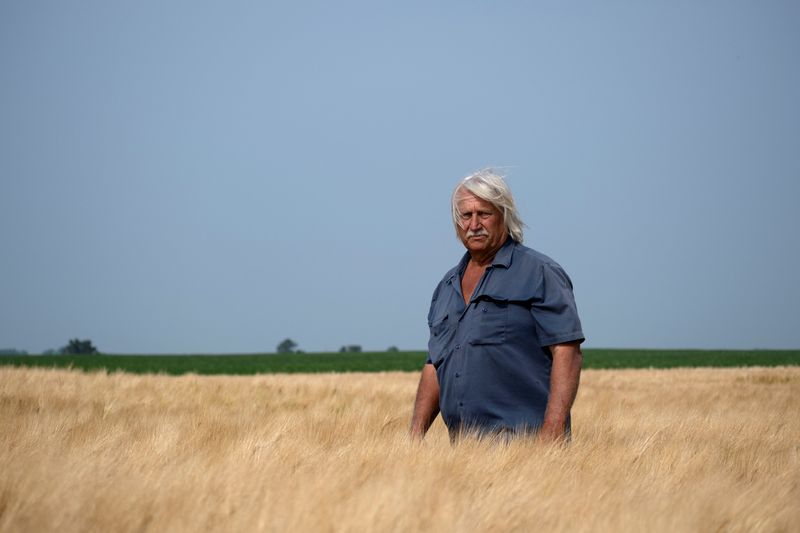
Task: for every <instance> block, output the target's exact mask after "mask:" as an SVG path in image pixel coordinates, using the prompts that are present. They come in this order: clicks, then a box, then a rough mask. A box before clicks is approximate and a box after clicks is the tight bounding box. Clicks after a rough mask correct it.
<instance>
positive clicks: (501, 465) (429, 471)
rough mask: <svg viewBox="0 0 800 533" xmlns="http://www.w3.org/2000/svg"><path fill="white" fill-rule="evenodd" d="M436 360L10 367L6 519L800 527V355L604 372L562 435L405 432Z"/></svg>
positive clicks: (1, 403) (5, 395)
mask: <svg viewBox="0 0 800 533" xmlns="http://www.w3.org/2000/svg"><path fill="white" fill-rule="evenodd" d="M417 380H418V372H389V373H340V374H333V373H329V374H291V375H289V374H269V375H253V376H199V375H182V376H168V375H141V374H131V373H107V372H88V373H87V372H80V371H75V370H64V369H42V368H12V367H8V366H6V367H0V427H2V428H3V431H0V472H2V476H0V531H9V532H12V531H14V532H16V531H19V532H27V531H59V532H82V531H118V532H128V531H131V532H132V531H177V532H181V531H187V532H188V531H232V532H233V531H236V532H239V531H322V532H326V531H331V532H339V531H342V532H344V531H437V532H438V531H462V532H473V531H476V532H477V531H480V532H485V531H488V532H505V531H579V532H596V531H599V532H605V531H608V532H619V531H648V532H662V531H663V532H670V533H672V532H674V531H697V532H705V531H748V532H750V531H757V532H758V531H770V532H771V531H787V532H788V531H798V530H800V505H798V502H800V417H798V416H797V413H798V412H800V367H798V366H783V367H774V368H764V367H753V368H682V369H669V370H663V369H638V370H618V369H614V370H596V369H589V370H586V371H585V372H584V374H583V377H582V382H581V388H580V391H579V394H578V398H577V400H576V403H575V408H574V409H573V440H572V443H571V445H570V446H568V447H566V448H564V447H559V446H549V445H545V444H542V443H539V442H537V441H536V440H531V439H520V440H514V441H511V442H508V443H505V442H493V441H491V440H482V441H477V440H473V439H466V440H463V441H461V442H459V443H457V444H456V445H451V443H450V442H449V440H448V437H447V433H446V431H445V430H444V427H443V426H442V424H441V421H440V420H437V421H436V422H435V423H434V426H433V427H432V428H431V433H430V434H429V435H428V437H427V438H426V439H425V441H423V442H422V443H414V442H411V441H409V439H408V438H407V435H406V432H407V428H408V423H409V419H410V416H411V406H412V403H413V399H414V393H415V389H416V384H417Z"/></svg>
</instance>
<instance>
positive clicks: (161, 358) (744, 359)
mask: <svg viewBox="0 0 800 533" xmlns="http://www.w3.org/2000/svg"><path fill="white" fill-rule="evenodd" d="M424 362H425V352H374V353H305V354H280V355H279V354H250V355H77V356H76V355H72V356H67V355H56V356H30V355H29V356H13V357H9V356H0V365H12V366H40V367H47V368H53V367H56V368H76V369H82V370H100V369H105V370H107V371H123V372H132V373H154V374H156V373H165V374H173V375H178V374H187V373H194V374H204V375H210V374H225V375H249V374H269V373H317V372H389V371H414V370H419V369H420V368H421V367H422V365H423V363H424ZM777 365H800V350H753V351H737V350H606V349H586V350H584V368H597V369H601V368H674V367H739V366H777Z"/></svg>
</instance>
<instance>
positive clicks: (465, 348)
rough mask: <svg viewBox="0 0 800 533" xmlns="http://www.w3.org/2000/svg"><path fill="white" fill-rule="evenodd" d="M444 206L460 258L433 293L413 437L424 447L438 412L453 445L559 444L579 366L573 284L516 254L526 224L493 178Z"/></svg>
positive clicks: (546, 263)
mask: <svg viewBox="0 0 800 533" xmlns="http://www.w3.org/2000/svg"><path fill="white" fill-rule="evenodd" d="M451 206H452V213H453V223H454V225H455V228H456V234H457V235H458V238H459V239H460V240H461V242H462V243H463V244H464V246H465V247H466V249H467V252H466V253H465V254H464V257H463V258H462V259H461V261H460V262H459V264H458V265H457V266H456V267H455V268H453V269H452V270H450V271H449V272H447V274H445V276H444V278H443V279H442V281H441V282H439V285H438V286H437V287H436V290H435V291H434V293H433V298H432V300H431V307H430V312H429V313H428V326H429V327H430V340H429V342H428V360H427V362H426V363H425V366H424V367H423V369H422V376H421V378H420V382H419V388H418V390H417V398H416V401H415V403H414V414H413V417H412V420H411V435H412V437H414V438H422V437H423V436H424V435H425V433H426V432H427V430H428V428H429V427H430V425H431V423H432V422H433V420H434V419H435V418H436V416H437V414H439V412H440V411H441V414H442V418H443V420H444V422H445V424H446V425H447V428H448V430H449V432H450V436H451V438H453V439H455V438H456V437H457V436H458V435H460V434H462V433H476V434H479V435H487V434H489V435H494V434H502V435H505V436H509V435H517V434H527V435H530V434H538V436H539V438H540V439H542V440H545V441H555V440H560V439H564V438H565V437H568V435H569V431H570V409H571V407H572V403H573V401H574V400H575V395H576V393H577V390H578V381H579V378H580V371H581V362H582V360H583V355H582V353H581V349H580V344H581V342H583V340H584V336H583V332H582V330H581V323H580V319H579V318H578V312H577V308H576V306H575V300H574V298H573V295H572V282H571V281H570V279H569V277H568V276H567V274H566V273H565V272H564V270H563V269H562V268H561V267H560V266H559V265H558V264H557V263H556V262H555V261H553V260H552V259H550V258H549V257H547V256H545V255H543V254H541V253H539V252H537V251H535V250H532V249H530V248H527V247H525V246H523V245H522V225H523V224H522V221H521V220H520V218H519V216H518V215H517V211H516V207H515V205H514V199H513V197H512V196H511V191H510V190H509V189H508V186H507V185H506V183H505V181H504V180H503V178H502V177H500V176H499V175H497V174H495V173H493V172H492V171H490V170H483V171H479V172H477V173H475V174H472V175H470V176H467V177H466V178H464V179H463V180H462V181H461V182H460V183H459V184H458V186H457V187H456V189H455V191H454V192H453V196H452V202H451Z"/></svg>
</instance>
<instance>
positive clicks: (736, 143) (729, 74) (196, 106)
mask: <svg viewBox="0 0 800 533" xmlns="http://www.w3.org/2000/svg"><path fill="white" fill-rule="evenodd" d="M798 6H800V4H798V3H796V2H779V1H775V2H766V3H757V2H728V1H713V2H602V3H598V2H570V3H568V5H565V4H564V3H562V2H522V1H511V2H490V1H483V2H478V1H444V2H376V1H364V2H348V1H343V2H302V1H298V2H282V3H278V2H234V1H226V2H154V1H143V2H107V1H96V2H92V1H82V2H57V1H52V2H21V1H2V2H0V82H1V83H0V251H1V253H2V256H1V257H2V259H1V260H0V265H1V266H0V269H1V270H0V273H1V275H0V348H17V349H25V350H28V351H29V352H38V351H41V350H45V349H48V348H57V347H59V346H63V345H64V344H66V342H67V340H68V339H69V338H72V337H80V338H91V339H92V340H93V341H94V343H95V344H96V345H97V346H98V347H99V348H100V349H101V350H103V351H107V352H113V353H167V352H175V353H187V352H258V351H272V350H274V348H275V346H276V345H277V343H278V342H280V341H281V340H282V339H283V338H285V337H291V338H292V339H294V340H295V341H297V342H298V344H299V345H300V348H303V349H305V350H306V351H320V350H337V349H338V348H339V347H340V346H341V345H343V344H361V345H362V346H363V347H364V348H365V349H377V350H383V349H385V348H386V347H388V346H390V345H396V346H398V347H400V348H401V349H423V348H424V347H425V345H426V342H427V324H426V321H425V319H426V314H427V309H428V304H429V301H430V295H431V292H432V290H433V288H434V287H435V285H436V283H437V282H438V280H439V279H440V278H441V276H442V275H443V273H444V272H445V271H446V270H447V269H449V268H450V267H451V266H453V265H454V264H455V263H456V262H457V261H458V259H459V258H460V256H461V254H462V252H463V248H462V247H461V245H460V243H459V242H458V241H457V240H456V239H455V235H454V232H453V229H452V226H451V222H450V219H449V211H448V209H449V207H448V201H449V195H450V192H451V190H452V188H453V186H454V185H455V183H456V181H457V180H458V179H459V178H460V177H462V176H464V175H466V174H468V173H469V172H470V171H472V170H475V169H478V168H481V167H485V166H494V167H497V168H500V169H502V170H504V171H505V172H506V173H507V174H508V182H509V184H510V185H511V187H512V190H513V191H514V193H515V196H516V198H517V202H518V205H519V207H520V210H521V213H522V216H523V219H524V220H525V222H526V223H527V225H528V226H529V227H528V228H527V231H526V244H527V245H529V246H531V247H533V248H536V249H538V250H539V251H541V252H543V253H546V254H548V255H550V256H551V257H553V258H554V259H556V260H557V261H558V262H559V263H561V265H562V266H563V267H564V268H565V269H566V270H567V272H568V273H569V274H570V276H571V277H572V280H573V282H574V285H575V295H576V299H577V302H578V307H579V310H580V312H581V315H582V319H583V325H584V332H585V334H586V336H587V339H588V340H587V346H588V347H665V348H675V347H678V348H680V347H696V348H799V347H800V318H799V317H800V313H798V302H800V280H798V276H799V273H800V239H799V238H798V236H797V232H798V230H799V229H800V215H799V214H798V205H797V204H798V200H800V96H798V95H800V7H798Z"/></svg>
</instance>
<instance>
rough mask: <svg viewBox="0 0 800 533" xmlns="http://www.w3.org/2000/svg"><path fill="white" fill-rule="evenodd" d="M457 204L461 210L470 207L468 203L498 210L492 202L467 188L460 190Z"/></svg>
mask: <svg viewBox="0 0 800 533" xmlns="http://www.w3.org/2000/svg"><path fill="white" fill-rule="evenodd" d="M456 204H457V206H458V210H459V211H461V210H462V209H463V208H465V207H469V205H468V204H473V205H477V206H478V207H479V208H481V209H490V210H492V211H496V210H497V208H495V206H494V204H492V202H489V201H488V200H484V199H483V198H479V197H477V196H475V195H474V194H473V193H471V192H469V191H466V190H462V191H459V193H458V195H457V196H456Z"/></svg>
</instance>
